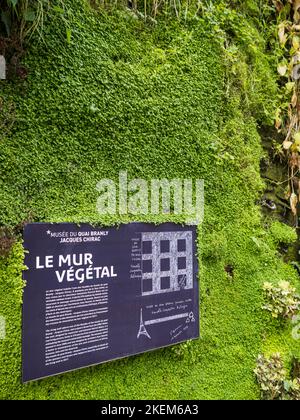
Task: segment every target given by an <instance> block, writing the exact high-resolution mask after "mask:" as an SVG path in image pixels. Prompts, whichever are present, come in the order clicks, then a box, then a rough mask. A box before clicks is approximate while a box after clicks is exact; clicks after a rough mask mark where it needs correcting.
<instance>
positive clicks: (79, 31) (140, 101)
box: [0, 0, 299, 399]
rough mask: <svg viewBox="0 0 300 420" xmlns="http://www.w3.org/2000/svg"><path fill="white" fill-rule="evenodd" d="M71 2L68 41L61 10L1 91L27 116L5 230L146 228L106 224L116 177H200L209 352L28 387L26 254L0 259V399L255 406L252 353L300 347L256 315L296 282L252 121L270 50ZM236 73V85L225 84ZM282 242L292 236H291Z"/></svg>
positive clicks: (3, 155)
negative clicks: (90, 225) (272, 291)
mask: <svg viewBox="0 0 300 420" xmlns="http://www.w3.org/2000/svg"><path fill="white" fill-rule="evenodd" d="M66 5H67V6H68V8H69V10H70V16H72V19H71V21H70V26H71V29H72V39H71V44H70V45H69V44H68V43H67V42H66V39H65V38H66V36H65V26H64V24H63V22H62V20H61V17H60V16H59V14H55V13H54V12H53V13H52V15H50V16H49V17H48V18H47V19H46V21H45V27H44V43H43V42H38V40H35V42H34V43H33V44H32V45H31V46H30V48H29V51H28V54H27V56H26V58H25V64H26V65H27V66H28V68H29V70H30V71H29V77H28V80H27V81H26V82H24V83H23V84H20V83H19V84H18V83H17V84H16V83H13V82H8V83H2V84H1V85H0V86H1V93H0V95H1V98H2V99H3V100H4V102H5V103H9V102H11V101H12V102H13V103H14V104H15V119H16V122H15V124H14V127H13V129H12V131H11V132H10V133H9V134H8V135H7V136H6V137H5V138H4V139H3V140H1V144H0V223H1V224H3V225H7V226H15V225H16V224H18V223H20V222H21V221H22V220H24V219H26V218H27V217H28V215H31V217H33V219H34V220H35V221H53V222H55V221H60V222H62V221H74V222H80V221H81V222H82V221H88V222H95V223H96V222H97V223H116V222H120V221H127V220H133V219H137V218H136V216H135V217H133V216H132V217H131V216H128V217H123V218H120V217H117V216H116V217H110V218H109V217H107V218H102V217H100V216H99V214H97V212H96V200H97V191H96V184H97V181H99V180H100V179H102V178H112V179H117V177H118V173H119V171H120V170H124V169H126V170H127V171H128V174H129V177H130V178H136V177H141V178H145V179H151V178H163V177H166V178H170V179H172V178H193V179H199V178H204V179H205V182H206V188H205V190H206V207H205V222H204V225H203V226H202V227H201V228H199V255H201V259H202V260H201V263H200V281H201V283H200V285H201V339H200V340H197V341H196V342H193V343H192V344H191V346H188V347H187V349H186V353H187V357H183V358H176V354H174V351H172V350H170V349H164V350H158V351H155V352H152V353H148V354H144V355H140V356H136V357H131V358H128V359H125V360H121V361H117V362H113V363H108V364H105V365H101V366H96V367H93V368H87V369H83V370H80V371H76V372H71V373H67V374H64V375H61V376H58V377H55V378H49V379H45V380H41V381H38V382H36V383H31V384H27V385H24V386H23V385H21V382H20V373H21V293H22V279H21V271H22V268H23V249H22V244H21V243H20V242H18V243H17V244H16V245H15V247H14V248H13V250H12V253H11V255H10V257H9V258H8V259H1V260H0V314H1V315H4V316H5V318H6V320H7V323H8V330H7V338H6V339H5V340H1V341H0V397H2V398H7V399H16V398H26V399H44V398H52V399H74V398H83V399H85V398H92V399H110V398H111V399H118V398H125V399H131V398H154V399H165V398H170V399H177V398H181V399H185V398H197V399H201V398H204V399H256V398H259V390H258V388H257V386H256V383H255V378H254V375H253V368H254V365H255V360H256V357H257V355H258V354H259V353H260V352H262V351H265V350H266V351H268V350H270V351H271V350H273V348H274V347H276V348H279V349H281V351H282V352H283V353H284V354H285V356H286V357H288V353H289V352H290V351H291V350H292V349H293V351H294V352H297V351H298V350H297V349H298V348H299V343H298V342H296V341H294V340H292V339H291V337H290V335H289V332H287V330H286V329H284V327H282V326H278V325H277V324H276V325H275V324H274V321H273V320H271V319H270V317H269V316H268V314H266V313H265V312H264V311H262V309H261V306H262V304H263V294H262V284H263V283H264V281H266V280H269V279H271V278H273V279H274V281H276V280H277V279H280V278H284V279H286V278H287V277H288V278H290V279H291V280H293V281H294V282H295V283H296V282H297V278H296V273H295V270H293V269H292V268H291V267H288V266H287V265H285V264H284V263H283V262H282V261H281V260H280V259H278V257H277V251H276V244H275V242H276V241H274V240H273V239H272V238H270V236H269V234H268V233H267V232H266V231H265V230H264V229H263V228H262V227H261V220H260V214H259V209H258V208H257V207H256V206H255V204H254V203H255V201H256V199H257V197H258V195H259V191H260V190H262V188H263V184H262V182H261V179H260V176H259V162H260V158H261V156H262V149H261V144H260V137H259V135H258V133H257V120H259V121H264V122H265V123H266V122H267V121H269V120H270V118H271V117H270V115H271V113H272V110H273V105H274V103H275V101H276V91H275V86H276V84H275V79H273V70H272V66H271V64H270V63H269V61H268V60H267V59H266V58H265V56H264V49H265V42H264V40H263V37H262V36H261V35H260V34H259V33H258V31H257V30H255V28H254V26H253V27H252V32H253V34H252V38H253V40H252V44H253V45H252V44H251V45H249V48H248V47H247V42H246V41H245V39H244V38H243V37H244V35H243V34H242V32H241V31H236V38H235V49H234V51H237V52H236V53H234V55H233V57H231V59H230V60H229V59H228V56H226V54H224V50H223V49H222V43H220V38H219V35H218V36H216V27H215V24H214V23H212V22H211V20H210V19H202V20H198V21H196V22H191V23H189V24H186V25H183V24H179V23H177V22H175V21H172V22H171V21H165V20H161V21H160V22H159V23H158V24H157V25H156V26H148V25H147V26H145V25H144V23H143V22H142V21H140V20H137V19H135V18H134V17H133V16H132V15H130V14H127V13H123V12H118V11H114V13H113V14H111V15H110V14H108V13H103V14H96V13H93V12H91V11H89V10H88V9H87V8H86V7H83V3H82V1H80V0H72V1H67V2H66ZM234 19H236V18H234ZM240 19H242V17H240ZM241 22H242V23H244V24H245V25H247V27H250V26H251V25H252V24H251V22H250V23H249V22H248V20H247V19H246V18H245V20H243V19H242V21H241ZM222 36H223V35H222ZM254 47H255V48H254ZM238 61H240V67H239V65H238ZM233 65H235V66H236V68H237V70H236V71H237V73H236V77H235V81H234V82H233V81H232V79H229V78H228V74H227V73H228V71H229V72H230V71H231V70H230V69H232V66H233ZM249 77H250V78H249ZM248 78H249V80H248ZM265 80H267V83H266V84H265ZM139 219H140V220H150V218H148V217H145V216H143V217H139ZM169 219H170V220H174V221H179V220H182V219H181V218H175V217H169ZM151 220H153V218H151ZM155 220H156V221H162V220H166V217H163V216H161V217H157V218H156V219H155ZM273 230H274V228H272V232H273ZM277 230H278V229H277ZM271 235H274V233H271ZM279 236H280V237H281V238H282V237H283V236H284V238H286V237H287V236H288V237H289V238H291V235H290V234H289V235H287V231H286V232H285V233H284V234H283V233H280V235H279ZM266 238H267V239H266ZM277 238H278V235H277ZM227 265H231V266H232V267H233V277H232V276H229V275H228V274H227V273H226V271H225V267H226V266H227ZM274 343H275V344H274ZM277 343H279V344H278V345H277ZM189 352H192V358H189ZM191 360H193V364H192V365H191Z"/></svg>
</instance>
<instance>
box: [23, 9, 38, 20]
mask: <svg viewBox="0 0 300 420" xmlns="http://www.w3.org/2000/svg"><path fill="white" fill-rule="evenodd" d="M24 19H25V21H26V22H34V21H35V19H36V14H35V12H34V11H33V10H27V11H26V12H25V13H24Z"/></svg>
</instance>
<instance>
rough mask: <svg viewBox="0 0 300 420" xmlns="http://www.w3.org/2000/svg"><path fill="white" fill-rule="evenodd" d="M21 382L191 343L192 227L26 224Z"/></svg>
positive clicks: (195, 305) (195, 315)
mask: <svg viewBox="0 0 300 420" xmlns="http://www.w3.org/2000/svg"><path fill="white" fill-rule="evenodd" d="M24 246H25V249H26V251H27V252H26V257H25V264H26V266H27V267H28V270H26V271H24V280H25V281H26V287H25V289H24V301H23V352H22V353H23V381H24V382H26V381H30V380H34V379H39V378H43V377H47V376H51V375H55V374H58V373H62V372H66V371H70V370H74V369H78V368H82V367H86V366H91V365H94V364H99V363H102V362H106V361H110V360H114V359H118V358H122V357H126V356H129V355H134V354H138V353H142V352H145V351H148V350H153V349H157V348H160V347H165V346H169V345H172V344H176V343H179V342H182V341H185V340H189V339H194V338H198V337H199V300H198V281H197V272H198V268H197V258H196V228H195V227H191V226H187V227H183V226H179V225H176V224H172V223H166V224H162V225H159V226H157V225H153V224H145V223H131V224H128V225H122V226H120V227H118V228H115V227H113V228H95V227H93V226H91V225H87V224H82V225H81V226H78V225H75V224H71V223H63V224H44V223H35V224H28V225H26V227H25V229H24Z"/></svg>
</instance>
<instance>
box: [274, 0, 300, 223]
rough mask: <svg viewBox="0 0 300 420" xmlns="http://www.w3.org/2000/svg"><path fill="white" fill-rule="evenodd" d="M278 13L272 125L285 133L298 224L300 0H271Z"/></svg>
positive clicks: (284, 146) (290, 189) (292, 203)
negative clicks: (277, 99) (276, 103)
mask: <svg viewBox="0 0 300 420" xmlns="http://www.w3.org/2000/svg"><path fill="white" fill-rule="evenodd" d="M273 3H274V4H275V7H276V11H277V15H278V45H279V49H278V51H280V53H279V55H278V67H277V70H278V73H279V77H280V85H281V106H280V108H278V110H277V112H276V121H275V126H276V128H277V130H278V131H279V132H280V133H282V134H283V135H284V141H283V144H282V149H283V151H284V153H285V155H286V157H287V161H288V191H287V196H288V198H289V201H290V207H291V211H292V213H293V215H294V217H295V223H296V226H298V214H299V203H300V174H299V171H300V96H299V94H300V0H273Z"/></svg>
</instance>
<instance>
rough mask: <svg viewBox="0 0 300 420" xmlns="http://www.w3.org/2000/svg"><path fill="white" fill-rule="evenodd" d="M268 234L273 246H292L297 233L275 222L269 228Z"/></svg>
mask: <svg viewBox="0 0 300 420" xmlns="http://www.w3.org/2000/svg"><path fill="white" fill-rule="evenodd" d="M270 234H271V236H272V238H273V240H274V242H275V244H277V245H278V244H280V243H283V244H292V243H294V242H296V240H297V232H296V231H295V229H293V228H291V227H290V226H287V225H285V224H283V223H280V222H278V221H275V222H274V223H272V225H271V227H270Z"/></svg>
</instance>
